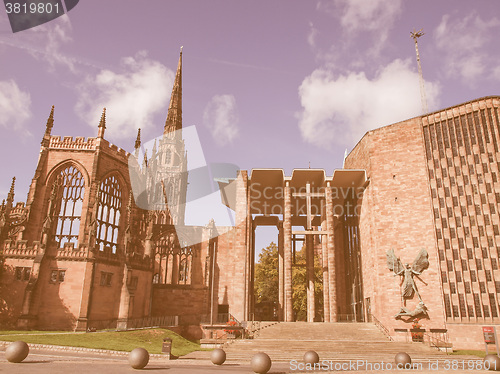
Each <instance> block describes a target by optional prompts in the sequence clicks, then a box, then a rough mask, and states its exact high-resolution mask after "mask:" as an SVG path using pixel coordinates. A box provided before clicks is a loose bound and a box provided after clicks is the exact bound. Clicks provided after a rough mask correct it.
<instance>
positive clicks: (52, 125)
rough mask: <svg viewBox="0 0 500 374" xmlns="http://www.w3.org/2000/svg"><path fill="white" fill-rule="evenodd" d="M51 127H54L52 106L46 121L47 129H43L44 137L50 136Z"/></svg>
mask: <svg viewBox="0 0 500 374" xmlns="http://www.w3.org/2000/svg"><path fill="white" fill-rule="evenodd" d="M52 127H54V105H52V109H51V110H50V114H49V118H48V119H47V127H46V128H45V135H47V136H50V133H51V131H52Z"/></svg>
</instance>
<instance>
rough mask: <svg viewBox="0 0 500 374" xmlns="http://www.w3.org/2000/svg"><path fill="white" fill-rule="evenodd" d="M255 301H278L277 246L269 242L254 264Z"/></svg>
mask: <svg viewBox="0 0 500 374" xmlns="http://www.w3.org/2000/svg"><path fill="white" fill-rule="evenodd" d="M254 285H255V286H254V294H255V302H256V303H263V302H276V303H277V302H278V300H279V298H278V289H279V286H278V247H277V246H276V244H274V243H273V242H271V244H269V245H268V246H267V248H263V249H262V252H261V253H260V254H259V262H258V263H256V264H255V283H254Z"/></svg>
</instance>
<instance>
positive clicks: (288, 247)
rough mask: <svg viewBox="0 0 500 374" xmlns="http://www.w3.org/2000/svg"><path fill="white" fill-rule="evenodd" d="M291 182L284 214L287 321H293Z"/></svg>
mask: <svg viewBox="0 0 500 374" xmlns="http://www.w3.org/2000/svg"><path fill="white" fill-rule="evenodd" d="M289 183H290V182H288V181H287V182H286V185H285V201H284V208H285V209H284V212H283V213H284V214H283V257H284V276H285V321H286V322H293V304H292V191H291V190H290V184H289Z"/></svg>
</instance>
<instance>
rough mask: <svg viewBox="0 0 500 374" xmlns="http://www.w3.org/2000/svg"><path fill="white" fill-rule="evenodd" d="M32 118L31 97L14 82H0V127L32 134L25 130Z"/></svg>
mask: <svg viewBox="0 0 500 374" xmlns="http://www.w3.org/2000/svg"><path fill="white" fill-rule="evenodd" d="M30 118H31V97H30V94H29V93H28V92H24V91H22V90H21V89H20V88H19V86H18V85H17V83H16V82H15V81H14V80H12V79H11V80H8V81H0V126H1V127H4V128H13V129H14V130H16V131H22V132H23V133H24V134H25V135H31V133H30V132H29V131H28V130H26V129H25V128H24V125H25V123H26V121H27V120H29V119H30Z"/></svg>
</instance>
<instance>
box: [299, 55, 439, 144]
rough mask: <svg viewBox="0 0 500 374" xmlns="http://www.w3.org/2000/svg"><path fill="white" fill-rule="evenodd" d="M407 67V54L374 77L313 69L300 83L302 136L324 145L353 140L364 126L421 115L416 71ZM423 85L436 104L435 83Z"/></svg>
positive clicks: (372, 127)
mask: <svg viewBox="0 0 500 374" xmlns="http://www.w3.org/2000/svg"><path fill="white" fill-rule="evenodd" d="M410 66H411V61H410V59H407V60H404V61H402V60H399V59H397V60H395V61H393V62H392V63H390V64H389V65H387V66H385V67H383V68H382V69H380V70H379V71H378V72H377V74H376V76H375V77H374V78H373V79H369V78H367V76H366V74H365V73H364V72H359V73H356V72H351V73H349V74H347V75H341V76H338V77H334V75H333V73H332V72H331V71H329V70H326V69H317V70H315V71H314V72H313V73H312V74H311V75H310V76H308V77H306V78H305V79H304V81H303V82H302V84H301V86H300V87H299V97H300V101H301V104H302V107H303V110H302V112H301V113H299V114H298V117H299V127H300V131H301V133H302V137H303V139H304V140H305V141H307V142H309V143H312V144H316V145H318V146H322V147H325V148H328V147H331V146H332V145H334V144H345V143H349V144H352V143H353V142H355V141H356V140H358V139H359V138H360V137H361V136H363V135H364V133H365V132H367V131H369V130H372V129H374V128H378V127H381V126H384V125H389V124H391V123H395V122H398V121H402V120H405V119H408V118H412V117H414V116H417V115H420V114H421V110H422V106H421V100H420V86H419V80H418V74H417V72H415V71H414V70H413V69H411V68H410ZM425 88H426V95H427V100H428V102H429V104H430V105H429V106H430V107H431V108H435V107H438V105H439V104H438V102H437V99H438V94H439V86H438V85H437V84H436V83H431V82H425Z"/></svg>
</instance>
